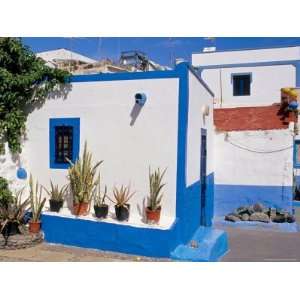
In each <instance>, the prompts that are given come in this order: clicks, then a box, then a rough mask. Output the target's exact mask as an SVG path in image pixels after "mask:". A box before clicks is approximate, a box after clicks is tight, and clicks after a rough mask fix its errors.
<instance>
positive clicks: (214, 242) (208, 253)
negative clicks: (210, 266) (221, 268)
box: [171, 226, 228, 262]
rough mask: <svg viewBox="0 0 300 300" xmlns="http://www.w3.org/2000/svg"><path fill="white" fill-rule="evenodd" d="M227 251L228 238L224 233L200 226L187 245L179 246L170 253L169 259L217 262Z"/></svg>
mask: <svg viewBox="0 0 300 300" xmlns="http://www.w3.org/2000/svg"><path fill="white" fill-rule="evenodd" d="M191 245H193V246H194V247H192V246H191ZM195 246H196V247H195ZM227 251H228V237H227V233H226V232H225V231H223V230H219V229H214V228H211V227H203V226H201V227H199V228H198V229H197V231H196V232H195V234H194V235H193V237H192V239H191V241H190V242H189V243H188V245H179V246H177V247H176V248H175V250H174V251H172V252H171V258H172V259H175V260H183V261H202V262H209V261H218V260H219V259H220V258H221V257H222V256H223V255H224V254H225V253H226V252H227Z"/></svg>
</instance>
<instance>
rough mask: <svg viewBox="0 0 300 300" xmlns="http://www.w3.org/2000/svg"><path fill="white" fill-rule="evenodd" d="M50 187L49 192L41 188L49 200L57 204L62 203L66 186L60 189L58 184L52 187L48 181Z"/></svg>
mask: <svg viewBox="0 0 300 300" xmlns="http://www.w3.org/2000/svg"><path fill="white" fill-rule="evenodd" d="M50 186H51V189H50V191H49V190H47V189H46V188H45V187H43V188H44V190H45V191H46V193H47V194H48V195H49V197H50V199H51V200H54V201H57V202H63V201H64V196H65V194H66V191H67V188H68V185H64V186H63V187H62V188H59V186H58V184H56V185H54V184H53V183H52V181H51V180H50Z"/></svg>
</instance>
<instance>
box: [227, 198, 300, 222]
mask: <svg viewBox="0 0 300 300" xmlns="http://www.w3.org/2000/svg"><path fill="white" fill-rule="evenodd" d="M225 220H226V221H230V222H238V221H258V222H264V223H269V222H275V223H285V222H287V223H294V222H295V217H294V216H293V215H292V214H290V213H289V212H287V211H284V210H280V209H276V208H267V207H264V206H263V205H262V204H260V203H256V204H254V205H250V206H241V207H239V208H237V209H236V210H235V211H234V212H232V213H230V214H228V215H226V216H225Z"/></svg>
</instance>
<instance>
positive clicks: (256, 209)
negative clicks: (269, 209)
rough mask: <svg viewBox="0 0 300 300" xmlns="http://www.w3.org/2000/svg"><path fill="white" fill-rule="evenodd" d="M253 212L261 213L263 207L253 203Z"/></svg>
mask: <svg viewBox="0 0 300 300" xmlns="http://www.w3.org/2000/svg"><path fill="white" fill-rule="evenodd" d="M253 210H254V212H263V210H264V206H263V205H262V204H261V203H255V204H254V205H253Z"/></svg>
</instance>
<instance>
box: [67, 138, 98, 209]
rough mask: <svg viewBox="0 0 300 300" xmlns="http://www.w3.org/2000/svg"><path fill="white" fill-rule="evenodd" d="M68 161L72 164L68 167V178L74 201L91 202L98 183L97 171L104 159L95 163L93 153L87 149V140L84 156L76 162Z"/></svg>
mask: <svg viewBox="0 0 300 300" xmlns="http://www.w3.org/2000/svg"><path fill="white" fill-rule="evenodd" d="M68 162H69V163H70V164H71V166H70V168H69V169H68V179H69V181H70V187H71V191H72V194H73V201H74V203H75V204H77V203H90V202H91V200H92V194H93V190H94V188H95V186H96V184H97V182H96V181H97V180H95V176H96V172H97V169H98V167H99V166H100V165H101V164H102V162H103V160H101V161H99V162H97V163H96V164H94V165H93V164H92V154H91V153H90V152H88V151H87V142H85V144H84V151H83V156H82V158H79V159H78V160H77V161H76V162H75V163H73V162H72V161H70V160H68Z"/></svg>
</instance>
